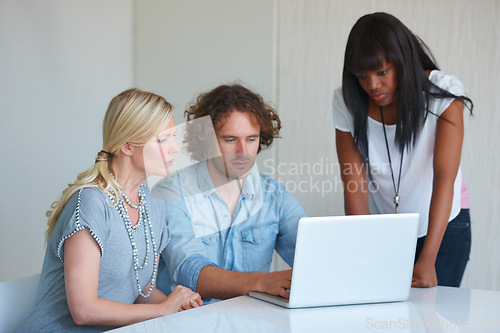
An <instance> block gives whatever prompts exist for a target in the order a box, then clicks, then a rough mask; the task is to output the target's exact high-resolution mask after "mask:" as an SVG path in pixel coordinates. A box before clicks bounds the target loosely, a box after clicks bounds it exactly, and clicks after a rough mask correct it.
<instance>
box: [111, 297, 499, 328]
mask: <svg viewBox="0 0 500 333" xmlns="http://www.w3.org/2000/svg"><path fill="white" fill-rule="evenodd" d="M364 331H368V332H500V292H498V291H487V290H476V289H463V288H448V287H435V288H431V289H415V288H412V290H411V295H410V299H409V300H408V301H406V302H395V303H385V304H366V305H351V306H332V307H319V308H308V309H285V308H282V307H279V306H277V305H274V304H270V303H266V302H264V301H260V300H257V299H253V298H251V297H248V296H241V297H236V298H233V299H229V300H226V301H222V302H218V303H214V304H210V305H206V306H203V307H200V308H197V309H192V310H188V311H184V312H179V313H175V314H172V315H168V316H165V317H161V318H156V319H152V320H148V321H145V322H141V323H138V324H135V325H130V326H126V327H122V328H119V329H116V330H114V331H113V332H196V333H198V332H238V333H239V332H259V333H261V332H364Z"/></svg>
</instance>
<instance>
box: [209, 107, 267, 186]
mask: <svg viewBox="0 0 500 333" xmlns="http://www.w3.org/2000/svg"><path fill="white" fill-rule="evenodd" d="M217 141H218V143H219V148H220V151H221V153H222V157H219V158H215V159H213V160H212V163H213V166H214V167H215V169H216V171H217V172H218V173H219V174H221V175H223V176H225V177H226V178H227V180H233V179H239V178H240V179H241V178H245V177H246V176H247V175H248V173H249V172H250V169H252V167H253V165H254V163H255V158H256V156H257V151H258V150H259V144H260V127H259V125H258V124H257V122H256V120H255V119H254V117H253V116H252V115H250V114H249V113H247V112H241V111H238V110H234V111H232V112H231V113H230V114H229V116H228V117H227V118H226V119H224V120H222V126H221V127H220V128H219V130H218V133H217Z"/></svg>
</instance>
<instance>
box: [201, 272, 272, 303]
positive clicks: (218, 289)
mask: <svg viewBox="0 0 500 333" xmlns="http://www.w3.org/2000/svg"><path fill="white" fill-rule="evenodd" d="M265 274H266V273H258V272H254V273H242V272H232V271H228V270H225V269H222V268H218V267H214V266H205V267H204V268H203V269H202V270H201V271H200V275H199V277H198V283H197V285H196V292H197V293H199V294H200V295H201V297H204V298H216V299H227V298H231V297H236V296H241V295H247V294H248V292H249V291H251V290H252V291H262V289H263V288H262V283H261V280H262V278H263V277H264V275H265Z"/></svg>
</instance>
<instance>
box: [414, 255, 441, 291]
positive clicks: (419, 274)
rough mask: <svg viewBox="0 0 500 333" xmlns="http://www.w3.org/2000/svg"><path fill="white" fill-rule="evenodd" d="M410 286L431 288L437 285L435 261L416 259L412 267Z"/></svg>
mask: <svg viewBox="0 0 500 333" xmlns="http://www.w3.org/2000/svg"><path fill="white" fill-rule="evenodd" d="M411 286H412V287H416V288H431V287H435V286H437V276H436V267H435V263H433V262H432V263H431V262H426V261H424V260H420V259H419V260H417V262H416V263H415V266H414V267H413V277H412V280H411Z"/></svg>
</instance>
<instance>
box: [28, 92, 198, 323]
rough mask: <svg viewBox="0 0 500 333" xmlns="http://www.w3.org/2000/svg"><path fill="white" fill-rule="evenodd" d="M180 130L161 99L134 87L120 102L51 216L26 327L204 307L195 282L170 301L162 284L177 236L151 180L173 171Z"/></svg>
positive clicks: (122, 319)
mask: <svg viewBox="0 0 500 333" xmlns="http://www.w3.org/2000/svg"><path fill="white" fill-rule="evenodd" d="M174 133H175V123H174V119H173V117H172V106H171V105H170V104H169V103H168V102H167V101H166V100H165V99H164V98H163V97H161V96H158V95H155V94H152V93H149V92H145V91H140V90H137V89H130V90H127V91H124V92H122V93H121V94H119V95H118V96H116V97H115V98H113V100H112V101H111V103H110V104H109V107H108V110H107V112H106V115H105V118H104V122H103V150H101V151H100V152H99V153H98V154H97V157H96V160H95V164H94V165H93V166H92V167H91V168H90V169H89V170H87V171H85V172H83V173H81V174H80V175H79V176H78V178H77V180H76V181H75V183H74V184H71V185H69V187H68V188H66V189H65V190H64V191H63V193H62V196H61V199H60V200H59V201H58V202H56V203H54V204H53V205H52V208H53V209H52V210H50V211H48V212H47V216H48V217H49V221H48V229H47V233H46V236H47V250H46V254H45V260H44V264H43V268H42V274H41V279H40V285H39V288H38V293H37V297H36V300H35V303H34V306H33V309H32V310H31V313H30V314H29V315H28V317H27V318H26V319H25V321H24V322H23V323H22V325H21V327H20V328H19V331H21V332H34V331H36V332H49V331H50V332H53V331H62V330H72V329H84V330H89V331H101V330H104V329H109V328H112V327H117V326H123V325H128V324H132V323H136V322H139V321H143V320H146V319H151V318H155V317H160V316H163V315H167V314H169V313H173V312H177V311H181V310H186V309H189V308H192V307H197V306H200V305H202V302H201V299H200V297H199V295H198V294H196V293H194V292H193V291H191V290H190V289H188V288H185V287H181V286H179V287H178V288H176V289H175V290H174V291H173V292H172V293H171V294H170V295H169V296H168V297H167V296H165V295H164V294H163V293H162V292H161V291H159V290H158V289H156V285H155V281H156V272H157V267H158V266H157V265H158V256H159V254H160V253H161V251H162V250H163V249H164V248H165V246H166V244H167V242H168V241H169V237H170V234H169V231H168V229H167V227H166V224H165V222H164V221H165V218H164V214H165V213H164V204H163V203H162V202H159V201H157V200H155V199H153V197H152V196H151V194H150V191H149V188H147V187H146V186H145V185H143V183H144V181H145V180H146V178H147V176H148V175H151V174H154V175H160V176H166V175H167V174H168V172H169V168H170V166H171V165H172V162H173V159H174V153H176V152H178V151H179V147H178V146H177V144H176V142H175V140H174V138H173V135H174Z"/></svg>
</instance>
